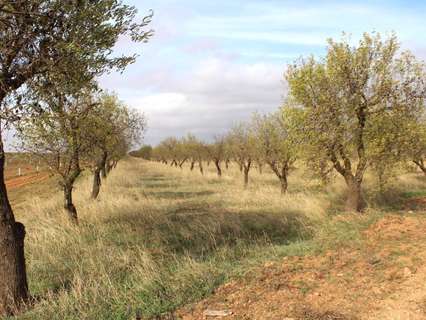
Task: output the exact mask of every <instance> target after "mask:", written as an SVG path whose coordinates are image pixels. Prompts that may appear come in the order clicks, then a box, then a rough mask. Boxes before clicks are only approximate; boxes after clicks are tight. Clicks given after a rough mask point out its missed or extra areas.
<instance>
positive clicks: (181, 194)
mask: <svg viewBox="0 0 426 320" xmlns="http://www.w3.org/2000/svg"><path fill="white" fill-rule="evenodd" d="M214 193H215V192H213V191H196V192H190V191H161V192H152V193H149V195H151V196H153V197H154V198H159V199H186V198H198V197H204V196H210V195H212V194H214Z"/></svg>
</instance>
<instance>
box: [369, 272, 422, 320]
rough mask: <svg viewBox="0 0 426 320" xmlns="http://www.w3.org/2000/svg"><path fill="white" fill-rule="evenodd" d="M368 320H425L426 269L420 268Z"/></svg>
mask: <svg viewBox="0 0 426 320" xmlns="http://www.w3.org/2000/svg"><path fill="white" fill-rule="evenodd" d="M381 305H382V307H381V309H380V310H379V311H377V312H375V313H374V314H372V315H368V316H366V317H365V319H366V320H370V319H371V320H372V319H377V320H425V319H426V267H422V268H419V269H418V270H416V272H415V273H414V274H412V275H411V276H410V278H409V279H408V280H407V281H405V282H404V283H403V284H402V285H401V286H400V288H398V290H396V291H395V293H394V294H392V295H391V296H390V297H389V298H388V299H386V300H384V301H383V302H382V303H381Z"/></svg>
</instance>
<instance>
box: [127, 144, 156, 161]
mask: <svg viewBox="0 0 426 320" xmlns="http://www.w3.org/2000/svg"><path fill="white" fill-rule="evenodd" d="M129 154H130V155H131V156H132V157H136V158H142V159H145V160H151V157H152V146H150V145H144V146H142V147H140V148H139V149H138V150H133V151H130V152H129Z"/></svg>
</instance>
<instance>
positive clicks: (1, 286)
mask: <svg viewBox="0 0 426 320" xmlns="http://www.w3.org/2000/svg"><path fill="white" fill-rule="evenodd" d="M4 161H5V154H4V150H3V143H2V140H1V136H0V210H1V211H0V254H1V258H0V279H1V281H0V316H1V315H12V314H14V313H15V312H16V311H17V310H18V309H19V306H20V304H21V303H22V302H23V301H25V300H27V299H28V283H27V274H26V268H25V256H24V238H25V227H24V225H23V224H22V223H20V222H17V221H15V217H14V215H13V211H12V208H11V206H10V203H9V199H8V196H7V190H6V186H5V184H4Z"/></svg>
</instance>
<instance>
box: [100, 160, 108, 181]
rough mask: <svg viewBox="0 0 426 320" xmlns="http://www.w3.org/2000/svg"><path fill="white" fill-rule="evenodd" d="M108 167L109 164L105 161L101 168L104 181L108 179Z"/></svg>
mask: <svg viewBox="0 0 426 320" xmlns="http://www.w3.org/2000/svg"><path fill="white" fill-rule="evenodd" d="M106 166H107V164H106V161H105V164H104V165H103V166H102V168H101V173H102V178H103V179H106V177H107V175H108V172H107V168H106Z"/></svg>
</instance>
